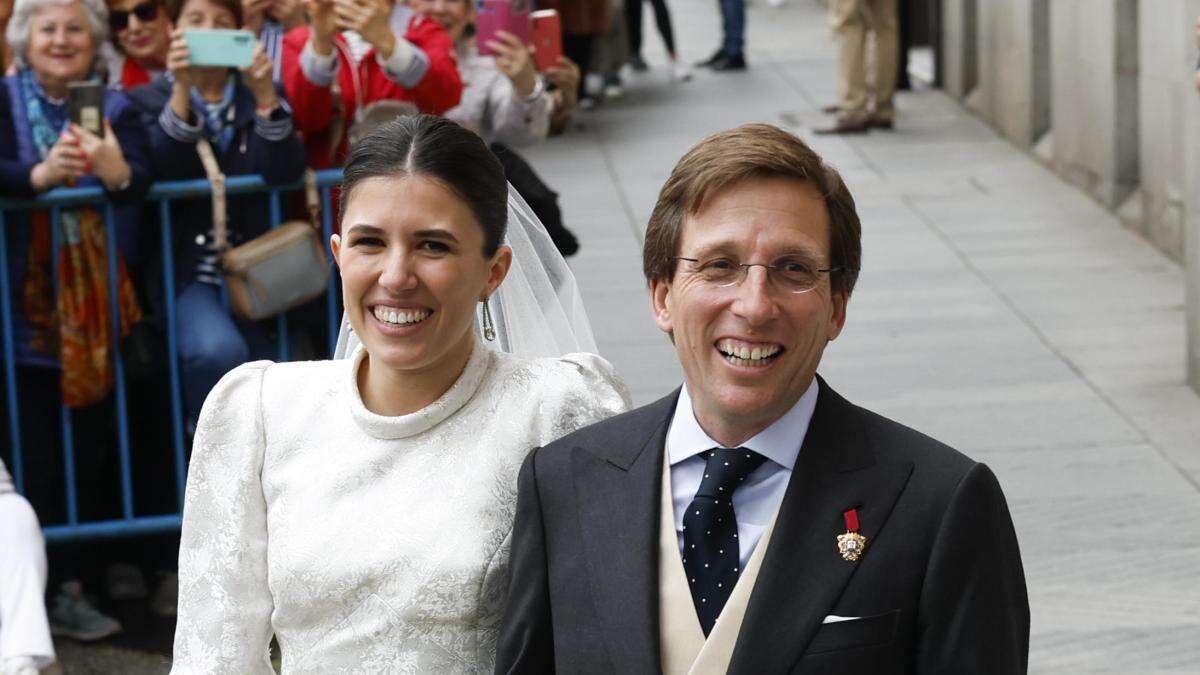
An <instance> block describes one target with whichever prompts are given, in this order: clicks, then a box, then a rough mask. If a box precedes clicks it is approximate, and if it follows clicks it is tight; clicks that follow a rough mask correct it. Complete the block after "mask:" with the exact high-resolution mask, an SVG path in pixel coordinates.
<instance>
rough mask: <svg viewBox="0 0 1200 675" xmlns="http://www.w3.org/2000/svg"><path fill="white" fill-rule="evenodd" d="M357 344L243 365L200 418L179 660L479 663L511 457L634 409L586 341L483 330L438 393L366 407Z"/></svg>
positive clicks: (495, 598)
mask: <svg viewBox="0 0 1200 675" xmlns="http://www.w3.org/2000/svg"><path fill="white" fill-rule="evenodd" d="M363 355H364V352H363V351H362V349H359V350H358V351H357V352H356V353H355V355H354V357H353V358H351V359H343V360H335V361H321V362H300V363H285V364H271V363H269V362H258V363H251V364H246V365H244V366H241V367H239V368H237V369H236V370H234V371H233V372H231V373H230V374H229V375H227V376H226V377H225V378H224V379H223V380H222V381H221V382H220V384H218V385H217V387H216V388H215V389H214V390H213V392H212V393H211V394H210V396H209V398H208V401H207V402H206V403H205V406H204V411H203V413H202V415H201V421H200V428H199V431H198V433H197V436H196V439H195V444H194V451H193V456H192V460H191V468H190V474H189V476H188V489H187V497H186V503H185V507H184V523H183V539H182V544H181V548H180V555H179V580H180V587H179V618H178V624H177V628H176V635H175V661H174V667H173V670H172V672H174V673H201V672H202V673H272V672H274V671H273V669H272V666H271V658H270V647H269V645H270V641H271V636H272V635H273V634H274V635H275V636H276V637H277V639H278V641H279V645H280V648H281V650H282V666H283V672H285V673H350V672H354V673H367V672H370V673H383V672H404V673H413V672H423V673H478V672H491V670H492V667H493V660H494V658H495V641H496V635H497V631H498V628H499V626H498V623H499V620H500V615H501V612H502V610H503V604H504V600H505V595H506V590H507V579H508V569H507V566H508V547H509V536H510V531H511V527H512V518H513V511H514V508H515V501H516V489H517V473H518V470H519V468H520V466H521V462H522V460H523V459H524V458H525V456H526V455H527V454H528V452H529V451H530V450H531V449H532V448H534V447H537V446H540V445H544V444H546V443H548V442H550V441H551V440H554V439H556V438H559V437H560V436H563V435H565V434H567V433H570V432H571V431H574V430H575V429H578V428H580V427H582V426H585V425H587V424H590V423H592V422H595V421H598V420H601V419H603V418H606V417H610V416H612V415H614V414H617V413H619V412H622V411H624V410H626V409H628V407H629V400H628V394H627V393H626V391H625V388H624V385H623V384H622V383H621V381H620V379H619V378H618V377H617V375H616V373H615V372H614V371H613V369H612V366H610V365H609V364H608V363H607V362H606V361H604V360H603V359H601V358H600V357H598V356H594V355H592V354H570V355H567V356H565V357H562V358H544V359H524V358H520V357H515V356H512V355H508V354H503V353H498V352H495V351H492V350H491V349H488V348H487V347H485V346H483V345H479V346H477V347H476V348H475V350H474V352H473V353H472V355H471V357H470V360H469V362H468V364H467V367H466V369H465V370H464V372H463V374H462V376H461V377H460V378H459V379H458V381H457V382H456V383H455V384H454V386H453V387H452V388H451V389H450V390H449V391H448V392H446V394H445V395H444V396H442V398H441V399H439V400H438V401H437V402H435V403H433V404H432V405H430V406H428V407H427V408H425V409H423V410H421V411H419V412H417V413H414V414H411V415H404V416H401V417H382V416H379V415H375V414H373V413H371V412H370V411H368V410H367V409H366V408H365V407H364V406H363V403H362V400H361V397H360V395H359V391H358V386H357V384H356V376H355V375H356V373H357V372H358V367H359V364H360V363H361V362H362V358H363Z"/></svg>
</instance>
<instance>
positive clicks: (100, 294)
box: [17, 69, 142, 408]
mask: <svg viewBox="0 0 1200 675" xmlns="http://www.w3.org/2000/svg"><path fill="white" fill-rule="evenodd" d="M17 77H18V84H19V86H20V93H21V95H22V101H23V102H24V108H25V115H26V120H27V123H28V133H29V136H30V138H31V139H32V141H33V147H34V149H35V151H36V153H37V155H38V157H39V158H40V159H43V160H44V159H45V158H46V156H47V155H48V154H49V153H50V148H52V147H54V144H55V143H56V142H57V141H58V137H59V135H60V134H61V133H62V130H63V129H64V128H65V127H66V124H67V106H66V105H63V104H60V103H56V102H54V101H51V100H50V99H49V97H47V96H46V94H45V92H44V91H42V88H41V87H40V86H38V84H37V82H36V81H35V80H34V77H33V73H32V71H30V70H28V69H25V70H22V71H20V72H19V73H18V75H17ZM56 224H57V225H58V227H59V249H58V263H59V264H58V275H57V281H58V288H57V293H56V292H55V287H54V282H53V278H54V273H53V267H54V266H53V262H52V253H51V251H52V249H53V242H52V237H51V222H50V213H49V212H47V211H44V210H43V211H34V212H32V213H31V214H30V226H31V227H30V235H31V236H30V243H29V253H28V256H29V257H28V267H27V270H26V273H25V279H24V281H23V283H22V286H21V309H22V311H23V312H24V314H25V316H26V318H27V319H28V320H29V323H30V325H31V326H32V327H33V338H32V340H31V344H30V346H31V347H32V348H33V349H35V350H37V351H40V352H42V353H44V354H55V353H57V354H58V357H59V362H60V363H61V364H62V394H63V403H65V404H66V405H68V406H70V407H75V408H77V407H83V406H88V405H92V404H95V403H98V402H100V401H102V400H103V399H104V398H105V397H107V396H108V393H109V392H110V391H111V390H112V386H113V382H114V367H113V362H112V353H113V351H114V350H115V349H116V348H117V343H118V342H119V339H114V337H113V336H112V320H111V318H110V316H109V312H110V307H109V296H108V241H107V234H106V232H105V227H104V222H103V219H102V218H101V217H100V213H99V212H98V211H97V210H96V209H95V208H92V207H82V208H70V209H67V208H64V209H61V210H60V211H59V221H58V223H56ZM115 254H116V256H117V295H118V298H117V304H118V307H119V313H120V333H121V336H122V337H124V336H126V335H128V334H129V330H130V328H131V327H132V326H133V324H135V323H137V322H138V321H140V320H141V318H142V310H141V307H140V306H139V305H138V302H137V296H136V294H135V293H134V289H133V283H132V282H131V281H130V279H129V274H128V272H127V271H126V269H125V261H124V260H123V259H122V258H121V254H120V253H119V252H116V253H115Z"/></svg>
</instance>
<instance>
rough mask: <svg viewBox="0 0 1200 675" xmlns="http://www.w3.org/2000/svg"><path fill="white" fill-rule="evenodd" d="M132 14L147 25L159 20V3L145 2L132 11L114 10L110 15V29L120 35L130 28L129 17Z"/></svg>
mask: <svg viewBox="0 0 1200 675" xmlns="http://www.w3.org/2000/svg"><path fill="white" fill-rule="evenodd" d="M130 14H132V15H133V16H136V17H137V18H138V21H140V22H142V23H147V22H149V21H153V20H155V19H157V18H158V3H157V2H154V1H153V0H151V2H143V3H142V4H140V5H138V6H136V7H134V8H133V9H130V10H123V9H122V10H113V11H111V12H109V13H108V27H109V28H111V29H112V31H113V32H114V33H119V32H121V31H123V30H125V29H126V28H129V15H130Z"/></svg>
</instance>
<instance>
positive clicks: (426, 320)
mask: <svg viewBox="0 0 1200 675" xmlns="http://www.w3.org/2000/svg"><path fill="white" fill-rule="evenodd" d="M331 244H332V248H333V254H334V257H335V258H336V259H337V262H338V267H339V268H340V269H341V274H342V299H343V301H344V302H345V307H346V315H347V316H348V318H349V320H350V325H351V326H352V327H353V328H354V332H355V333H357V334H358V337H359V339H360V340H362V343H363V346H364V347H365V348H366V350H367V353H368V354H369V355H370V358H371V361H372V363H376V364H381V365H384V366H385V367H387V368H389V369H392V370H397V371H413V372H425V373H434V372H437V371H439V370H441V369H444V368H461V367H462V364H463V363H465V361H466V358H467V356H468V355H469V354H470V351H471V348H472V346H473V345H474V341H475V333H474V330H473V325H474V321H475V308H476V305H477V303H479V301H480V300H482V299H483V298H486V297H487V296H489V295H490V294H491V293H492V292H493V291H494V290H495V289H496V287H497V286H499V285H500V282H501V281H502V280H503V279H504V275H505V274H506V273H507V271H508V266H509V263H510V261H511V259H512V251H511V250H510V249H509V248H507V247H501V248H500V249H499V250H498V251H496V253H495V254H494V255H492V256H485V255H484V246H485V241H484V232H483V228H482V227H481V226H480V224H479V221H478V220H477V219H476V218H475V215H474V214H473V213H472V211H471V208H470V207H469V206H468V205H467V203H466V202H465V201H464V200H463V199H462V198H461V197H459V196H458V195H457V194H455V193H454V192H453V191H452V190H450V189H449V188H447V187H446V186H445V185H444V184H442V183H441V182H439V181H437V180H434V179H431V178H428V177H425V176H421V175H408V176H378V177H374V178H367V179H365V180H363V181H361V182H360V183H358V184H357V185H355V186H354V189H353V190H352V192H351V194H350V195H349V197H348V201H347V203H346V207H345V215H344V216H343V219H342V234H341V235H340V236H339V235H334V237H333V240H332V242H331Z"/></svg>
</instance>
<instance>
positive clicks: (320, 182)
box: [0, 169, 342, 541]
mask: <svg viewBox="0 0 1200 675" xmlns="http://www.w3.org/2000/svg"><path fill="white" fill-rule="evenodd" d="M341 182H342V172H341V170H340V169H330V170H326V171H318V172H317V186H318V188H319V189H320V193H321V206H322V208H321V231H322V240H323V241H324V242H325V243H326V247H328V242H329V237H330V235H331V234H332V232H333V218H332V214H331V213H330V208H331V205H332V199H331V197H330V191H331V189H332V188H333V187H336V186H338V185H340V184H341ZM303 187H304V186H303V184H301V183H297V184H294V185H289V186H283V187H279V186H275V187H272V186H269V185H267V184H266V183H265V182H264V181H263V180H262V178H260V177H259V176H231V177H229V178H228V179H227V182H226V192H227V194H230V195H234V194H252V193H264V192H265V193H269V195H270V197H269V198H270V222H271V227H272V228H274V227H277V226H278V225H279V224H280V222H281V218H282V211H283V209H282V206H281V198H280V195H281V193H284V192H294V191H301V190H303ZM210 194H211V188H210V186H209V183H208V181H207V180H203V179H201V180H188V181H171V182H161V183H156V184H155V185H154V186H152V187H151V188H150V191H149V192H148V194H147V196H146V200H147V201H152V202H158V205H159V220H160V222H159V225H160V227H161V239H160V243H161V247H162V263H163V279H162V282H163V291H164V293H163V295H164V298H165V301H166V329H167V364H168V376H169V383H170V405H171V445H172V446H173V450H174V458H173V459H174V465H175V472H174V473H175V476H174V478H175V489H176V495H177V502H178V506H179V511H178V512H176V513H173V514H166V515H153V516H138V515H136V514H135V513H134V508H133V496H134V489H133V479H132V475H133V467H132V465H131V459H130V438H129V410H128V400H127V393H126V383H125V364H124V361H123V359H122V356H121V351H120V349H119V348H118V349H114V350H113V362H114V364H113V365H114V372H115V376H116V377H115V380H116V381H115V386H114V390H113V396H114V401H115V405H116V418H117V419H116V425H115V426H116V429H117V450H118V461H119V468H120V482H121V486H120V487H121V517H120V518H118V519H113V520H105V521H90V522H80V519H79V508H78V494H77V486H76V475H75V439H74V438H73V430H72V421H71V409H70V408H68V407H67V406H65V405H63V406H62V410H61V416H62V431H61V433H62V451H63V474H64V481H65V483H66V485H65V494H66V514H67V518H66V520H67V522H66V523H65V524H61V525H49V526H47V527H44V528H43V533H44V534H45V537H46V539H47V540H48V541H75V540H86V539H99V538H108V537H121V536H132V535H139V534H152V533H159V532H170V531H174V530H178V529H179V526H180V523H181V514H182V510H183V494H184V485H185V480H186V473H187V467H186V460H185V431H184V412H183V396H182V392H181V388H180V387H181V383H182V377H183V376H182V373H181V370H180V365H179V358H178V356H179V351H178V347H179V343H178V336H177V335H176V329H175V322H176V318H177V317H176V307H175V264H174V259H173V255H172V252H173V250H174V247H173V245H172V242H173V237H172V226H171V201H172V200H175V199H184V198H194V197H207V196H209V195H210ZM73 206H95V207H98V208H101V209H102V210H103V213H104V223H105V231H106V233H107V237H108V242H109V245H108V288H109V291H110V292H109V304H110V307H109V310H110V314H111V317H110V318H111V320H112V334H113V335H120V326H121V318H120V309H119V297H118V293H116V292H115V290H116V288H117V256H116V252H117V246H116V241H117V239H116V224H115V216H114V209H113V205H112V204H111V203H110V202H109V201H108V197H107V194H106V193H105V192H104V190H103V189H102V188H100V187H86V188H59V189H56V190H51V191H50V192H47V193H46V194H44V195H42V196H40V197H39V198H37V199H33V200H13V199H0V358H2V360H3V365H4V381H3V386H4V388H5V394H6V396H5V399H6V401H7V406H6V407H7V410H6V411H5V417H4V419H5V421H6V422H7V426H8V442H9V446H10V448H11V453H10V454H11V461H10V464H9V470H10V473H11V474H12V477H13V484H14V486H15V487H16V489H17V492H22V493H23V492H24V486H25V480H24V478H25V476H24V461H23V456H22V448H21V426H20V423H21V419H20V417H21V415H20V401H19V392H18V391H17V375H16V371H17V364H16V357H15V345H14V338H13V307H12V302H11V288H10V286H9V265H8V250H7V249H8V238H7V221H6V215H7V214H8V213H11V212H14V211H32V210H49V211H50V218H51V222H52V223H58V222H59V221H60V216H61V214H62V209H63V208H64V207H73ZM150 225H151V224H150V223H143V226H150ZM59 230H60V228H58V227H52V228H51V231H52V233H53V237H52V256H53V257H52V260H53V261H54V265H55V269H54V282H55V291H56V292H57V290H58V289H57V284H58V269H57V266H58V250H59V244H60V242H59ZM21 254H23V253H21ZM326 254H327V255H328V256H329V261H330V263H329V264H330V268H331V269H330V284H329V288H328V290H327V294H326V305H327V307H326V317H327V321H328V332H327V339H328V347H329V351H330V353H332V352H333V348H334V345H335V344H336V341H337V334H338V328H339V324H340V320H341V309H340V298H339V296H338V293H337V283H336V279H337V271H336V268H334V265H333V262H332V261H333V256H332V253H331V252H330V251H329V250H328V248H327V249H326ZM276 321H277V329H278V333H279V340H278V344H277V346H276V349H277V360H279V361H286V360H288V357H289V346H288V326H287V317H286V316H284V315H280V316H279V317H278V318H277V319H276Z"/></svg>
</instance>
